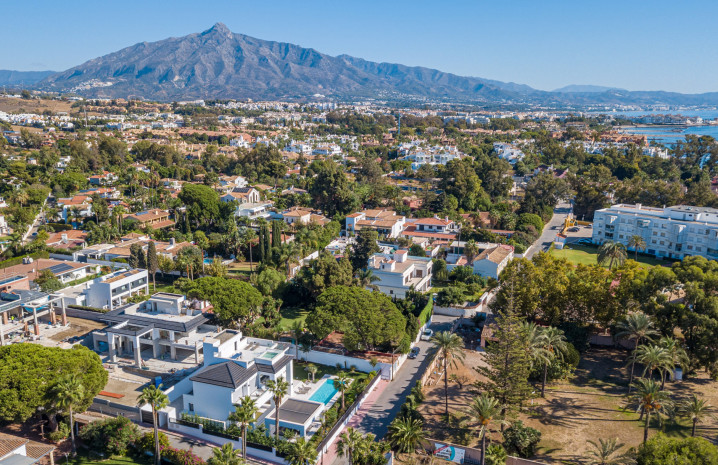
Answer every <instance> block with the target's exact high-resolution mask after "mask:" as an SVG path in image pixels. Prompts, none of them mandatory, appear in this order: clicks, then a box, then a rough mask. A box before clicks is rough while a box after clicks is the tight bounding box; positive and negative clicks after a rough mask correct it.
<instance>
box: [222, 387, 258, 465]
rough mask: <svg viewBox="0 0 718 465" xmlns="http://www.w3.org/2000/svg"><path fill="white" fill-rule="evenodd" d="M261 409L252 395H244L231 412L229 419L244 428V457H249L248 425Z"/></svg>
mask: <svg viewBox="0 0 718 465" xmlns="http://www.w3.org/2000/svg"><path fill="white" fill-rule="evenodd" d="M258 412H259V409H258V408H257V404H256V403H255V402H254V399H252V398H251V397H250V396H244V397H242V398H241V399H240V401H239V403H238V404H234V412H232V413H230V414H229V420H230V421H234V422H236V423H239V426H240V427H241V428H242V457H244V458H245V459H246V458H247V427H248V426H249V425H250V424H251V423H252V422H254V420H255V418H256V417H257V413H258Z"/></svg>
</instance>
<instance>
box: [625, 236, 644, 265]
mask: <svg viewBox="0 0 718 465" xmlns="http://www.w3.org/2000/svg"><path fill="white" fill-rule="evenodd" d="M628 247H630V248H632V249H633V252H634V253H635V257H636V261H638V251H639V250H646V241H644V240H643V238H642V237H641V236H639V235H638V234H635V235H633V236H631V238H630V239H628Z"/></svg>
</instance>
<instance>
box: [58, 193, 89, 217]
mask: <svg viewBox="0 0 718 465" xmlns="http://www.w3.org/2000/svg"><path fill="white" fill-rule="evenodd" d="M57 207H58V208H59V209H60V217H61V218H62V221H64V222H65V223H67V221H68V219H70V218H71V219H75V218H78V217H81V218H89V217H91V216H92V198H91V197H90V196H88V195H75V196H74V197H70V198H61V199H57Z"/></svg>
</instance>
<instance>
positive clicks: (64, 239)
mask: <svg viewBox="0 0 718 465" xmlns="http://www.w3.org/2000/svg"><path fill="white" fill-rule="evenodd" d="M60 237H61V238H62V242H67V234H66V233H63V234H62V235H61V236H60Z"/></svg>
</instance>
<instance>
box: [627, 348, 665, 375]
mask: <svg viewBox="0 0 718 465" xmlns="http://www.w3.org/2000/svg"><path fill="white" fill-rule="evenodd" d="M636 360H638V362H639V363H641V364H642V365H643V366H644V368H643V376H646V375H648V377H649V378H652V377H653V373H654V372H655V371H658V372H659V373H660V374H661V378H663V377H664V376H665V372H666V371H668V370H672V369H673V357H672V356H671V353H670V352H668V350H667V349H666V348H664V347H661V346H659V345H657V344H650V345H642V346H640V347H639V348H638V349H636Z"/></svg>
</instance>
